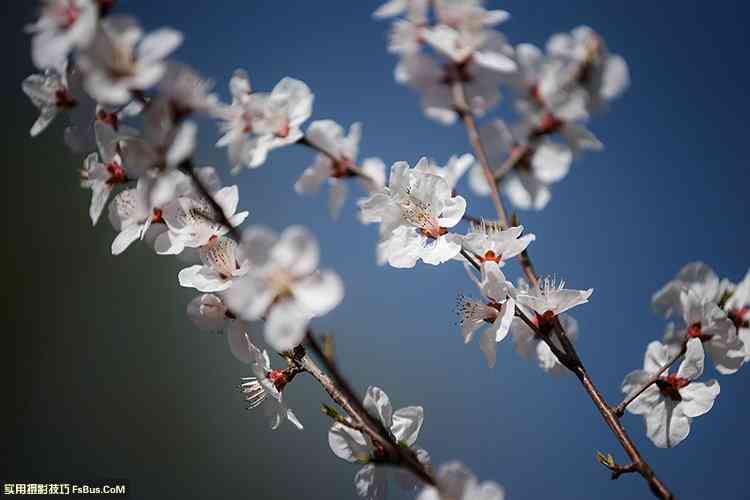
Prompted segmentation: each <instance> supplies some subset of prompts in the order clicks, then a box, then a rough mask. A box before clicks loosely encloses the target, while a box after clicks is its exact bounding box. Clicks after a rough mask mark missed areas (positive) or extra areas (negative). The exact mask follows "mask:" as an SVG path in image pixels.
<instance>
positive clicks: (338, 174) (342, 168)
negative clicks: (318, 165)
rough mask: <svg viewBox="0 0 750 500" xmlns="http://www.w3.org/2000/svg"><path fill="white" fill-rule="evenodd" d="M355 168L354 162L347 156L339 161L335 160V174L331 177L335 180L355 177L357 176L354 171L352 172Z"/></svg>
mask: <svg viewBox="0 0 750 500" xmlns="http://www.w3.org/2000/svg"><path fill="white" fill-rule="evenodd" d="M353 166H354V162H353V161H352V160H350V159H349V158H347V157H345V156H344V157H342V158H340V159H338V160H335V161H334V162H333V173H332V174H331V177H333V178H335V179H340V178H342V177H353V176H354V175H355V173H354V171H353V170H352V167H353Z"/></svg>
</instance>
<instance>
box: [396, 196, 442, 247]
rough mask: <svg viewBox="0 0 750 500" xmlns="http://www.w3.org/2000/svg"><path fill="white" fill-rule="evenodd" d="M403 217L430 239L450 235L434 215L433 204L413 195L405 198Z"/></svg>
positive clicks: (402, 206) (402, 209)
mask: <svg viewBox="0 0 750 500" xmlns="http://www.w3.org/2000/svg"><path fill="white" fill-rule="evenodd" d="M401 216H402V217H403V218H404V220H405V221H406V222H408V223H409V224H411V225H413V226H414V227H416V228H418V229H419V230H420V233H422V234H423V235H424V236H427V237H428V238H432V239H438V238H439V237H441V236H443V235H444V234H447V233H448V230H447V229H446V228H444V227H441V226H440V223H439V222H438V220H437V217H435V216H434V215H433V213H432V204H431V203H430V202H428V201H422V200H420V199H417V198H415V197H414V196H412V195H407V196H405V197H404V198H403V200H402V201H401Z"/></svg>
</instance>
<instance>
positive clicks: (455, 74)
mask: <svg viewBox="0 0 750 500" xmlns="http://www.w3.org/2000/svg"><path fill="white" fill-rule="evenodd" d="M449 71H450V72H451V73H452V79H453V84H452V92H453V106H454V108H455V111H456V113H458V115H459V116H460V117H461V119H462V120H463V122H464V125H465V126H466V132H467V134H468V136H469V142H471V145H472V147H473V148H474V152H475V154H476V156H477V159H478V160H479V164H480V165H481V166H482V172H484V177H485V179H486V180H487V185H489V187H490V197H491V198H492V203H493V204H494V205H495V210H496V211H497V216H498V219H499V222H500V227H502V228H507V227H508V214H507V213H506V212H505V207H504V206H503V202H502V200H501V199H500V194H499V193H498V192H497V186H496V185H495V178H494V175H493V174H492V168H491V167H490V163H489V160H487V154H486V151H485V149H484V146H483V145H482V139H481V138H480V136H479V129H478V128H477V122H476V120H475V119H474V114H473V113H472V112H471V109H470V108H469V103H468V101H467V99H466V89H464V85H463V83H462V82H461V76H460V74H459V73H460V72H459V68H458V66H457V65H456V64H452V65H451V66H450V68H449Z"/></svg>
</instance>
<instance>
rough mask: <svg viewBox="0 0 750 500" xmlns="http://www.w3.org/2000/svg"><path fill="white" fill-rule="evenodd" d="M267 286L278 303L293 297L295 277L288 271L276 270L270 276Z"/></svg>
mask: <svg viewBox="0 0 750 500" xmlns="http://www.w3.org/2000/svg"><path fill="white" fill-rule="evenodd" d="M267 285H268V288H270V289H271V292H272V293H273V295H274V301H278V300H279V299H281V298H283V297H288V296H290V295H292V286H293V285H294V276H293V275H292V274H291V273H290V272H289V271H287V270H286V269H283V268H281V269H276V270H274V271H273V272H272V273H271V274H270V275H269V276H268V279H267Z"/></svg>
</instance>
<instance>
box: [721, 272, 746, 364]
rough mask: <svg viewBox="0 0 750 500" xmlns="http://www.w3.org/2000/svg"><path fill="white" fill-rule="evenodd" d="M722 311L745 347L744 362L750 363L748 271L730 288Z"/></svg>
mask: <svg viewBox="0 0 750 500" xmlns="http://www.w3.org/2000/svg"><path fill="white" fill-rule="evenodd" d="M728 292H729V297H728V298H727V299H726V301H725V302H724V310H725V311H726V313H727V315H728V316H729V319H730V320H732V322H733V323H734V326H735V328H736V329H737V336H738V337H739V339H740V341H742V343H743V344H744V345H745V362H747V361H750V271H748V272H747V274H746V275H745V278H744V279H743V280H742V281H741V282H740V284H739V285H737V286H736V287H735V286H731V290H728Z"/></svg>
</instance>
